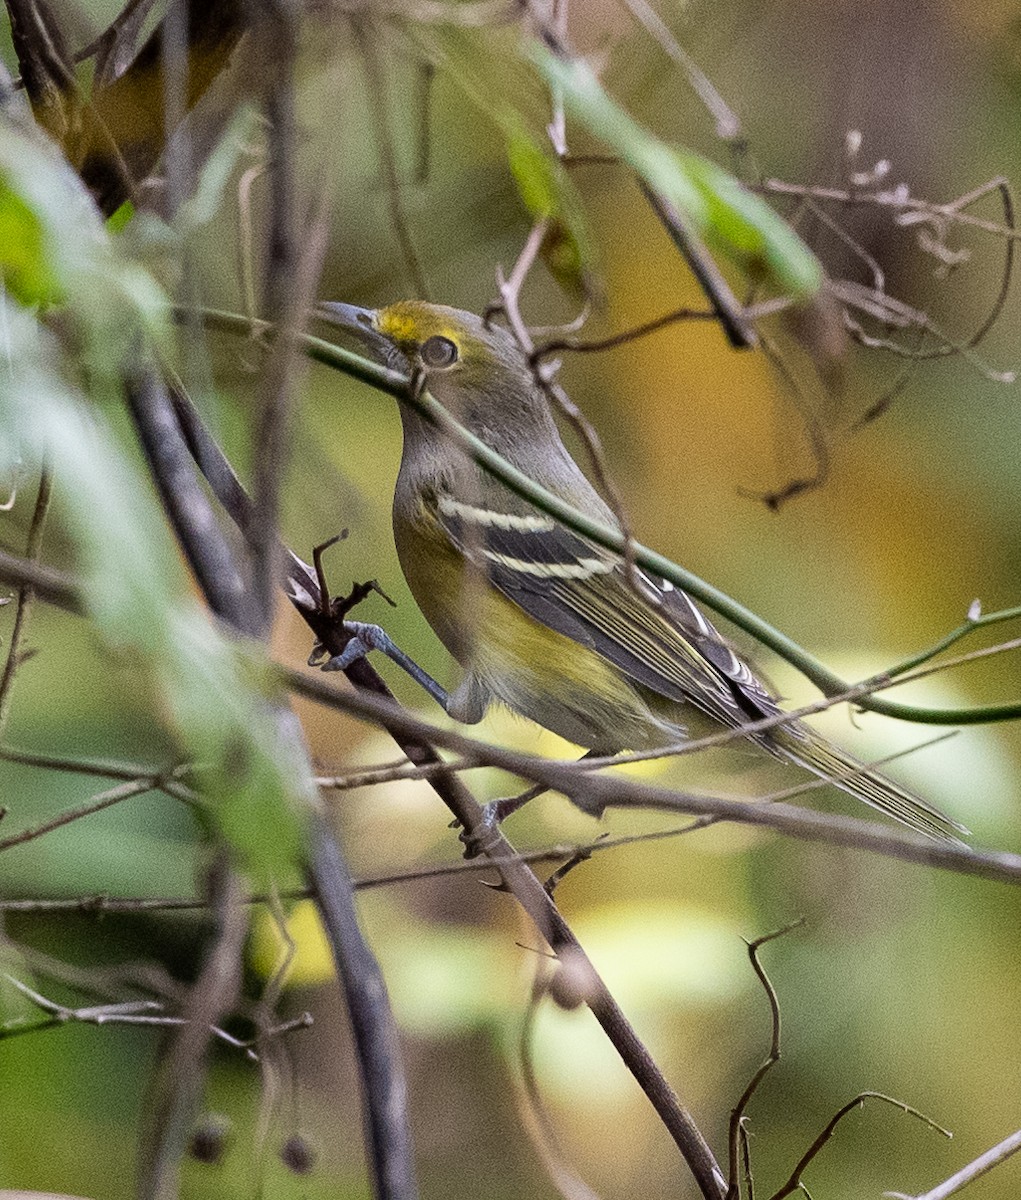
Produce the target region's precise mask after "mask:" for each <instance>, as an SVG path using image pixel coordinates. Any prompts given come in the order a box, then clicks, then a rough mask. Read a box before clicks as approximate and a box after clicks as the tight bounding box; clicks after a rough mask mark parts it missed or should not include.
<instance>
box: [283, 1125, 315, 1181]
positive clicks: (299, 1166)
mask: <svg viewBox="0 0 1021 1200" xmlns="http://www.w3.org/2000/svg"><path fill="white" fill-rule="evenodd" d="M280 1161H281V1162H282V1163H283V1164H284V1166H285V1167H286V1168H287V1169H288V1170H289V1171H293V1172H294V1174H295V1175H310V1174H311V1173H312V1169H313V1167H314V1166H315V1165H316V1152H315V1150H313V1149H312V1147H311V1146H310V1145H309V1143H308V1141H307V1140H306V1139H305V1138H304V1137H302V1135H301V1134H300V1133H292V1134H291V1136H290V1137H289V1138H288V1139H287V1141H286V1142H284V1144H283V1145H282V1146H281V1147H280Z"/></svg>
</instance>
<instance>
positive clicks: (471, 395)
mask: <svg viewBox="0 0 1021 1200" xmlns="http://www.w3.org/2000/svg"><path fill="white" fill-rule="evenodd" d="M316 311H317V314H318V315H319V316H321V317H322V318H323V319H324V320H327V321H329V322H331V324H335V325H340V326H342V327H343V328H344V329H347V330H349V331H350V332H351V333H353V334H354V335H355V336H356V337H357V338H358V339H359V340H360V341H362V342H363V343H364V344H365V345H366V346H367V348H368V349H369V352H370V353H371V354H372V355H373V357H374V358H376V359H378V360H380V361H382V362H384V363H386V365H387V366H389V367H391V368H392V369H394V370H397V371H401V372H408V373H410V372H411V371H419V372H421V373H422V374H423V375H424V376H425V381H426V387H427V388H428V389H429V391H430V392H431V393H432V394H433V395H434V396H435V397H436V398H437V399H438V400H439V401H440V402H441V403H442V404H444V405H446V406H447V407H448V408H450V409H451V410H452V411H453V412H454V413H455V414H456V415H458V416H459V417H460V418H461V419H462V420H466V421H467V422H468V423H469V424H470V425H478V424H481V425H489V424H491V419H492V416H493V409H494V406H497V407H498V408H499V409H500V410H501V411H502V412H503V414H504V417H505V418H506V417H507V416H509V415H511V414H512V413H516V414H517V415H518V416H521V415H523V413H524V410H528V409H532V408H533V407H535V406H536V405H539V406H541V407H545V401H544V400H543V398H542V396H541V393H540V392H539V390H538V388H536V386H535V380H534V378H533V376H532V372H531V370H530V368H529V365H528V360H527V359H526V357H525V355H524V354H523V353H522V351H521V348H520V347H519V346H518V344H517V342H516V341H515V340H514V338H513V337H511V335H510V334H509V333H508V332H507V330H505V329H503V328H502V327H501V326H499V325H496V324H487V323H486V322H485V321H483V319H482V318H481V317H477V316H475V314H474V313H469V312H463V311H461V310H460V309H457V308H448V307H446V306H445V305H442V304H427V303H425V301H422V300H400V301H398V302H397V303H395V304H388V305H387V306H386V307H384V308H376V309H371V308H358V307H356V306H355V305H353V304H339V303H334V302H328V303H322V304H320V305H319V306H318V308H317V310H316Z"/></svg>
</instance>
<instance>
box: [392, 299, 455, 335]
mask: <svg viewBox="0 0 1021 1200" xmlns="http://www.w3.org/2000/svg"><path fill="white" fill-rule="evenodd" d="M376 328H377V329H378V330H379V332H380V333H381V334H382V335H383V336H384V337H385V338H389V339H390V341H392V342H393V343H394V344H395V345H398V346H401V345H404V346H408V345H421V344H422V342H424V341H425V340H426V338H430V337H435V336H436V335H439V336H441V337H445V338H449V339H450V340H451V341H452V342H454V344H455V345H458V346H460V345H462V344H463V342H464V340H465V339H464V330H463V329H460V328H458V327H457V326H456V325H455V324H453V323H452V322H450V321H448V320H446V319H445V315H444V314H442V313H439V312H437V311H436V309H435V308H434V307H433V306H431V305H428V304H422V303H419V302H417V301H414V300H407V301H402V302H400V303H397V304H391V305H389V306H388V307H386V308H381V309H379V310H378V312H377V313H376Z"/></svg>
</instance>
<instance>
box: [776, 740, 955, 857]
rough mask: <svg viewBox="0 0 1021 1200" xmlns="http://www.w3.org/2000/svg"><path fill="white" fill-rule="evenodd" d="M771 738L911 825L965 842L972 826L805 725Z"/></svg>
mask: <svg viewBox="0 0 1021 1200" xmlns="http://www.w3.org/2000/svg"><path fill="white" fill-rule="evenodd" d="M771 740H772V741H773V743H774V745H776V746H777V748H778V749H779V751H780V753H781V754H782V755H783V757H784V758H787V759H790V760H792V761H793V762H796V763H797V764H798V765H799V766H802V767H805V768H806V769H807V770H809V771H811V772H813V774H815V775H818V776H819V777H820V778H822V779H827V780H829V781H830V782H831V783H833V784H834V785H835V786H836V787H839V788H842V789H843V790H844V791H845V792H848V793H849V794H850V795H852V796H857V798H858V799H859V800H864V801H865V803H866V804H871V805H872V807H873V808H877V809H879V811H880V812H882V813H886V815H887V816H890V817H893V818H894V819H895V820H897V821H901V822H902V823H903V824H905V825H906V826H907V827H908V828H909V829H913V830H915V831H916V832H917V833H924V834H926V835H927V836H928V837H931V838H935V839H936V840H937V841H941V842H954V843H956V844H957V845H962V844H963V843H962V842H961V839H960V838H959V837H958V836H957V835H958V834H959V833H964V834H967V833H968V832H969V830H967V829H965V827H964V826H963V825H959V824H958V823H957V822H956V821H955V820H953V819H952V818H951V817H948V816H947V815H946V814H945V813H942V812H940V810H939V809H938V808H933V806H932V805H931V804H927V803H926V802H925V801H924V800H922V799H921V798H920V797H919V796H915V795H913V794H912V793H911V792H909V791H908V790H907V789H906V788H902V787H901V786H900V785H899V784H897V783H894V782H893V780H892V779H887V778H886V776H885V775H880V774H879V773H878V772H877V771H874V770H872V769H871V768H870V767H866V766H864V765H863V764H862V763H860V762H858V761H857V760H856V759H854V758H852V757H851V755H849V754H845V753H844V751H842V750H840V749H839V748H838V747H836V746H834V745H832V744H831V743H829V742H827V741H825V740H824V739H823V738H821V737H818V736H817V735H816V734H815V733H813V732H811V731H810V730H808V729H806V728H805V726H804V725H798V726H795V727H794V728H793V729H789V730H788V729H784V728H782V727H781V728H780V729H777V730H775V731H774V732H773V734H772V738H771Z"/></svg>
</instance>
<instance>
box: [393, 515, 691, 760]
mask: <svg viewBox="0 0 1021 1200" xmlns="http://www.w3.org/2000/svg"><path fill="white" fill-rule="evenodd" d="M394 534H395V539H396V544H397V553H398V557H399V558H400V560H401V566H402V568H403V570H404V574H405V576H406V578H407V579H408V581H409V583H410V584H411V589H412V593H413V595H414V597H415V601H416V603H417V604H418V606H419V608H420V609H421V610H422V614H423V616H424V617H425V619H426V620H427V621H428V622H429V624H430V625H431V626H432V628H433V629H434V630H435V631H436V634H437V635H438V636H439V638H440V640H441V641H442V642H443V644H444V645H445V646H446V647H447V649H448V650H449V651H450V653H451V654H452V655H453V656H454V657H455V658H456V659H457V660H458V662H459V663H461V665H462V666H463V667H464V668H465V669H466V670H467V671H471V672H473V673H474V675H475V676H476V677H477V678H478V679H479V681H480V682H481V683H482V684H483V685H484V686H485V687H486V688H487V690H488V691H490V692H491V693H492V694H493V696H494V697H495V698H496V699H498V700H501V701H502V702H503V703H504V704H506V705H507V706H508V707H510V708H512V709H514V710H515V711H517V712H520V713H522V714H523V715H525V716H527V717H530V718H531V719H532V720H537V721H538V722H539V724H541V725H544V726H546V728H547V729H551V730H553V731H554V732H555V733H559V734H560V735H561V737H564V738H566V739H567V740H568V741H571V742H574V743H575V744H576V745H579V746H586V747H590V748H595V749H599V750H605V751H606V752H610V753H612V752H616V751H618V750H621V749H625V748H626V749H632V750H637V749H642V748H645V747H648V746H657V745H663V744H665V743H667V742H670V741H674V740H676V738H677V736H678V735H679V733H680V732H681V729H682V726H681V724H680V721H679V716H680V714H679V709H680V705H678V704H676V703H675V702H668V703H669V708H670V710H671V711H670V715H669V716H667V715H666V714H663V715H662V716H660V715H657V713H656V712H655V711H654V709H656V708H660V707H661V706H660V705H658V704H653V705H652V706H650V704H649V703H648V702H647V699H646V697H645V694H644V689H641V690H639V688H638V687H636V686H635V685H633V684H632V682H631V681H630V680H629V679H628V678H627V677H626V676H625V675H624V673H623V672H622V671H620V670H618V669H617V668H616V667H615V666H614V665H613V664H612V663H610V662H608V661H607V660H606V659H605V658H603V657H602V656H601V655H599V654H597V653H596V652H595V651H594V650H591V649H589V648H588V647H586V646H583V645H581V644H579V643H578V642H576V641H574V640H573V639H572V638H569V637H567V636H565V635H564V634H562V633H557V632H556V631H555V630H553V629H550V628H549V627H548V626H546V625H543V624H542V623H541V622H539V621H537V620H535V619H534V618H533V617H531V616H529V615H528V613H526V612H525V611H524V610H523V609H522V608H520V607H519V606H518V605H517V604H515V603H514V602H513V601H512V600H510V599H508V597H506V596H505V595H504V594H503V593H502V592H500V591H498V590H497V589H496V588H494V587H493V586H492V585H491V584H489V583H488V582H487V580H486V579H485V578H484V576H482V575H481V574H479V573H477V572H474V571H468V570H466V569H465V565H464V560H463V559H462V557H461V556H460V554H459V553H458V552H457V551H455V550H454V548H453V547H452V546H451V545H450V543H449V542H448V541H447V539H446V536H445V535H444V534H443V532H442V530H441V529H440V528H439V527H438V525H437V524H436V522H435V521H434V520H430V519H429V517H428V516H426V515H425V513H424V512H423V511H422V510H421V509H420V510H419V520H418V521H416V522H414V523H410V522H407V521H404V520H402V519H401V518H400V517H399V516H398V515H397V514H395V517H394ZM455 596H456V597H457V599H456V600H455V601H454V602H453V603H451V598H452V597H455ZM440 597H442V598H443V599H442V601H441V600H440ZM649 698H650V699H651V697H649ZM540 710H541V711H540ZM664 717H665V719H664ZM671 717H672V719H671ZM608 738H609V739H611V740H610V741H608Z"/></svg>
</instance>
